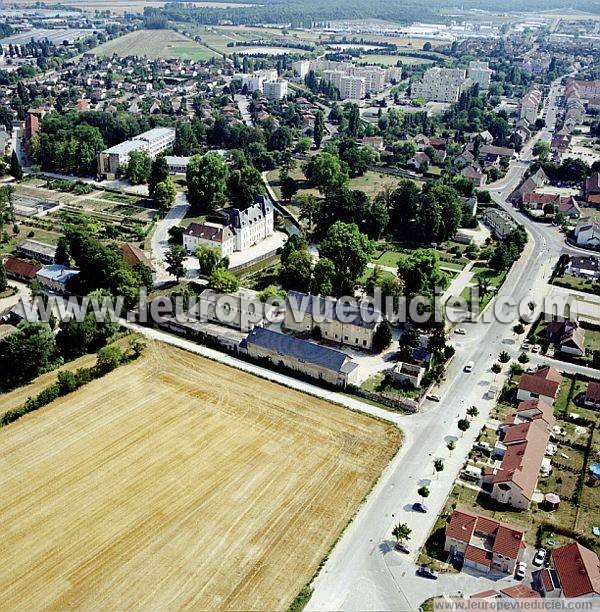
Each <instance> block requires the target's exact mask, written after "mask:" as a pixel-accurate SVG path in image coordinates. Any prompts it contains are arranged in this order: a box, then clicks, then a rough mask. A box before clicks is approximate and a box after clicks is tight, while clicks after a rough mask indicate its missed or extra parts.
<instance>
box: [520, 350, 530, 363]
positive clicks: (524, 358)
mask: <svg viewBox="0 0 600 612" xmlns="http://www.w3.org/2000/svg"><path fill="white" fill-rule="evenodd" d="M528 362H529V355H528V354H527V353H525V352H523V353H521V354H520V355H519V363H528Z"/></svg>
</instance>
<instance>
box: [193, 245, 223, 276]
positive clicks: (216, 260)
mask: <svg viewBox="0 0 600 612" xmlns="http://www.w3.org/2000/svg"><path fill="white" fill-rule="evenodd" d="M195 254H196V257H197V258H198V262H199V264H200V271H201V272H202V274H203V276H210V275H211V274H212V273H213V272H214V271H215V270H216V269H217V268H221V269H223V270H227V268H228V267H229V258H228V257H221V251H220V250H219V249H218V248H216V247H210V246H205V245H202V244H201V245H199V246H198V247H197V248H196V253H195Z"/></svg>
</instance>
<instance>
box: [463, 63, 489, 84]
mask: <svg viewBox="0 0 600 612" xmlns="http://www.w3.org/2000/svg"><path fill="white" fill-rule="evenodd" d="M492 74H494V71H493V70H492V69H491V68H490V66H489V64H488V63H487V62H479V61H473V62H470V63H469V70H468V73H467V76H468V78H469V79H471V81H473V83H477V84H478V85H479V88H480V89H489V88H490V82H491V80H492Z"/></svg>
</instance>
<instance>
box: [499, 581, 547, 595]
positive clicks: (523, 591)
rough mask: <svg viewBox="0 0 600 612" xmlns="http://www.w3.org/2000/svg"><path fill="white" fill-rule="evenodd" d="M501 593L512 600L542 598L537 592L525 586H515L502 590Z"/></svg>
mask: <svg viewBox="0 0 600 612" xmlns="http://www.w3.org/2000/svg"><path fill="white" fill-rule="evenodd" d="M500 592H501V593H502V594H503V595H506V596H507V597H510V598H511V599H527V598H532V599H537V598H540V597H541V595H540V594H539V593H538V592H537V591H534V590H533V589H530V588H529V587H528V586H527V585H525V584H515V586H511V587H508V588H506V589H502V590H501V591H500Z"/></svg>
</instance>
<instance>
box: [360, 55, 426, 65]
mask: <svg viewBox="0 0 600 612" xmlns="http://www.w3.org/2000/svg"><path fill="white" fill-rule="evenodd" d="M398 60H400V61H401V62H402V64H404V65H405V66H418V65H421V64H433V60H430V59H424V58H421V57H413V56H411V55H387V54H385V53H373V54H372V53H369V54H367V55H363V56H361V58H360V60H359V61H358V63H359V64H383V65H384V66H396V64H397V63H398Z"/></svg>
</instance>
